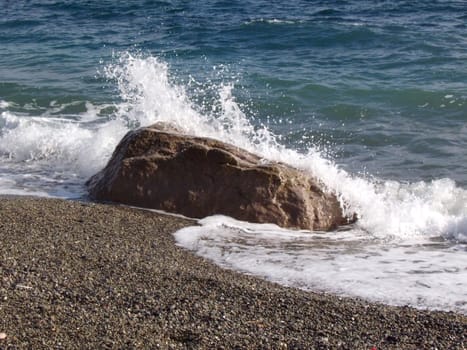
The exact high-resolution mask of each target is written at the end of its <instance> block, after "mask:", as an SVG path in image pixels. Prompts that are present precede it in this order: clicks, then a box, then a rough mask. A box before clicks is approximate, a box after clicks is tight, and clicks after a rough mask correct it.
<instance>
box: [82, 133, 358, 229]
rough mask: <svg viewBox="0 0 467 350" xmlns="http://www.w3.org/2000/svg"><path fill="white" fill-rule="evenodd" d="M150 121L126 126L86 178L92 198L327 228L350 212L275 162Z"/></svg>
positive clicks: (343, 221) (195, 214)
mask: <svg viewBox="0 0 467 350" xmlns="http://www.w3.org/2000/svg"><path fill="white" fill-rule="evenodd" d="M263 163H264V162H262V161H261V158H259V157H258V156H256V155H254V154H252V153H249V152H247V151H245V150H242V149H239V148H237V147H234V146H232V145H229V144H226V143H223V142H220V141H217V140H213V139H208V138H200V137H193V136H188V135H184V134H182V133H180V132H179V131H178V130H177V129H175V128H173V127H171V126H169V125H166V124H156V125H153V126H150V127H146V128H141V129H138V130H135V131H131V132H129V133H128V134H127V135H126V136H125V137H124V138H123V139H122V141H121V142H120V144H119V145H118V146H117V148H116V149H115V151H114V154H113V155H112V158H111V159H110V161H109V163H108V164H107V166H106V167H105V168H104V169H103V170H101V171H100V172H99V173H97V174H96V175H94V176H93V177H91V178H90V179H89V180H88V182H87V186H88V189H89V193H90V196H91V197H92V198H94V199H97V200H104V201H112V202H119V203H124V204H129V205H135V206H139V207H146V208H153V209H161V210H165V211H169V212H173V213H179V214H183V215H186V216H189V217H194V218H202V217H205V216H209V215H214V214H224V215H228V216H231V217H233V218H236V219H240V220H246V221H250V222H259V223H274V224H277V225H279V226H282V227H289V228H301V229H309V230H330V229H333V228H335V227H337V226H339V225H342V224H346V223H348V222H349V221H350V220H348V219H347V218H345V217H344V216H343V213H342V210H341V207H340V205H339V203H338V201H337V199H336V197H335V196H334V195H333V194H330V193H326V192H324V191H323V190H322V189H321V188H320V187H321V186H320V185H319V184H318V182H317V181H316V180H314V179H313V178H311V177H310V176H308V175H306V174H304V173H303V172H300V171H299V170H297V169H294V168H292V167H289V166H286V165H284V164H281V163H265V164H263Z"/></svg>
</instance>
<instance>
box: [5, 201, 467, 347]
mask: <svg viewBox="0 0 467 350" xmlns="http://www.w3.org/2000/svg"><path fill="white" fill-rule="evenodd" d="M195 224H196V222H194V221H191V220H188V219H182V218H177V217H174V216H168V215H162V214H159V213H155V212H151V211H145V210H139V209H134V208H128V207H122V206H116V205H108V204H97V203H90V202H79V201H68V200H60V199H44V198H33V197H10V196H4V197H1V199H0V271H1V278H2V280H1V284H0V349H23V348H28V349H77V348H80V349H118V348H120V349H123V348H124V349H132V348H147V349H156V348H161V349H464V348H465V347H466V345H467V317H466V316H465V315H462V314H457V313H453V312H434V311H424V310H417V309H413V308H410V307H393V306H387V305H380V304H372V303H368V302H365V301H362V300H359V299H350V298H341V297H336V296H333V295H329V294H321V293H312V292H306V291H302V290H298V289H293V288H287V287H284V286H280V285H277V284H273V283H270V282H267V281H263V280H261V279H258V278H255V277H252V276H247V275H242V274H239V273H237V272H234V271H230V270H226V269H222V268H220V267H218V266H215V265H213V264H211V263H210V262H209V261H207V260H204V259H202V258H200V257H197V256H195V255H193V254H192V253H190V252H189V251H186V250H184V249H182V248H180V247H177V246H176V245H175V242H174V239H173V236H172V234H173V233H174V232H175V231H177V230H178V229H180V228H182V227H185V226H187V225H195Z"/></svg>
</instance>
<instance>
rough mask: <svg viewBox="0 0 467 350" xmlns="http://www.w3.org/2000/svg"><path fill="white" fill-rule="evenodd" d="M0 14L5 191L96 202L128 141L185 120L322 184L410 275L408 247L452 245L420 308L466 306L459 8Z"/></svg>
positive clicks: (463, 32)
mask: <svg viewBox="0 0 467 350" xmlns="http://www.w3.org/2000/svg"><path fill="white" fill-rule="evenodd" d="M0 14H1V16H0V48H1V50H0V193H6V194H35V195H41V196H58V197H64V198H76V197H83V196H84V197H85V196H86V190H85V188H84V182H85V181H86V179H87V178H88V177H89V176H91V175H92V174H93V173H95V172H96V171H98V170H99V169H101V168H102V167H103V166H104V165H105V163H106V161H107V160H108V158H109V156H110V154H111V152H112V151H113V149H114V148H115V145H116V144H117V143H118V141H119V140H120V139H121V137H122V136H123V135H124V134H125V133H126V132H127V131H128V130H130V129H132V128H135V127H138V126H141V125H147V124H151V123H153V122H155V121H158V120H165V121H170V122H174V123H178V124H179V125H182V126H184V127H185V128H186V131H187V132H191V133H195V134H199V135H203V136H210V137H216V138H219V139H222V140H225V141H228V142H232V143H236V144H237V145H239V146H242V147H244V148H247V149H249V150H251V151H254V152H257V153H259V154H261V155H263V156H264V157H265V158H270V159H273V160H280V161H285V162H287V163H290V164H291V165H293V166H297V167H300V168H302V169H304V170H306V171H310V172H313V173H314V174H317V176H318V177H319V178H320V179H321V180H322V181H323V183H325V185H326V186H328V187H329V188H330V190H332V191H335V192H336V193H337V194H338V195H339V196H340V197H341V198H342V200H343V201H345V202H346V204H347V205H349V207H350V208H351V210H354V211H356V212H358V214H359V216H360V222H359V224H358V225H357V226H356V228H354V229H355V230H356V231H358V232H354V231H352V232H354V234H355V237H361V234H362V232H363V234H364V236H365V237H373V238H375V239H377V241H378V242H377V243H376V244H377V247H379V248H376V250H382V249H383V248H384V247H383V246H384V244H386V243H387V242H390V243H391V244H393V243H394V242H397V247H396V248H397V249H396V248H394V251H395V252H396V253H394V255H393V258H394V259H396V260H397V259H399V260H398V261H405V262H402V263H401V264H402V265H403V267H404V268H407V269H409V270H410V269H411V268H412V267H411V266H412V265H411V264H414V263H413V261H412V262H410V261H408V260H404V259H401V258H400V256H404V254H405V253H401V250H400V249H401V248H400V246H399V244H402V245H404V244H406V245H408V246H410V247H411V248H410V249H412V251H415V252H416V253H417V254H421V252H423V251H425V248H423V249H422V248H413V247H414V246H416V245H417V244H418V246H419V247H426V245H427V244H433V241H434V242H438V243H439V242H442V243H440V244H438V245H437V244H435V246H436V248H433V249H435V253H433V254H434V256H432V255H430V254H431V253H432V252H430V254H428V255H427V257H426V261H431V263H430V264H431V265H430V266H431V267H429V268H428V270H430V269H431V268H432V267H433V266H444V267H443V269H442V271H444V272H443V273H442V274H441V276H438V275H436V274H435V275H436V277H438V281H439V280H444V279H446V280H448V281H451V282H449V283H451V284H449V283H448V282H446V283H447V284H443V285H442V286H439V285H437V284H436V282H433V280H428V281H425V280H424V281H421V282H420V281H418V282H419V285H423V284H425V285H427V284H428V285H430V286H431V289H432V292H430V293H431V294H430V295H432V296H433V295H434V297H433V298H431V297H427V296H425V297H424V298H425V299H424V300H425V301H424V302H420V303H419V304H420V305H421V306H428V307H430V306H436V307H440V308H446V309H455V310H461V311H462V310H465V307H466V306H465V301H466V300H467V295H466V294H465V290H467V288H464V287H463V286H464V285H465V286H467V258H466V255H465V251H466V247H465V242H467V238H466V237H467V188H466V187H467V175H466V174H467V171H466V170H467V168H466V167H467V165H466V164H467V153H466V152H465V149H466V148H467V136H466V132H467V4H466V3H465V1H430V2H427V1H357V0H354V1H337V0H336V1H291V2H285V3H284V2H279V1H273V2H270V1H261V0H260V1H246V0H245V1H197V2H188V1H150V0H147V1H143V0H139V1H99V2H97V1H96V2H91V1H84V0H82V1H77V0H75V1H72V0H70V1H54V0H36V1H6V0H5V1H3V2H2V3H1V4H0ZM253 231H254V230H253ZM216 232H217V231H216ZM232 232H236V231H235V230H233V231H232ZM231 234H235V233H231ZM227 236H228V237H230V236H229V235H227ZM276 238H277V237H276ZM270 239H271V240H274V239H273V238H270ZM414 239H415V241H416V242H417V243H414V242H413V240H414ZM418 240H421V241H418ZM344 241H345V242H347V240H344ZM202 242H203V241H202V239H200V241H199V242H198V244H199V245H202ZM372 242H373V241H372ZM401 242H402V243H401ZM409 242H410V243H409ZM373 243H374V242H373ZM373 243H372V244H373ZM252 244H257V242H256V243H252ZM310 244H311V243H310ZM364 244H365V245H366V244H367V242H366V241H365V243H364ZM394 244H395V243H394ZM311 245H313V244H311ZM288 246H290V244H288V243H287V244H282V245H280V247H281V248H280V251H281V252H282V253H284V254H285V255H287V251H288V250H287V249H288V248H287V247H288ZM430 247H431V246H430ZM386 248H387V247H386ZM245 249H246V248H245ZM278 249H279V248H278ZM307 249H308V248H307ZM372 249H375V248H374V247H373V246H372ZM384 249H385V248H384ZM391 249H392V248H391ZM391 249H388V250H387V251H393V250H391ZM289 251H290V249H289ZM448 251H449V254H450V255H449V257H448V258H446V256H447V255H446V256H444V255H443V254H448V253H447V252H448ZM439 252H441V253H442V255H443V256H444V258H443V259H445V260H446V259H447V261H449V262H450V264H451V265H452V266H451V265H449V266H445V262H442V261H438V260H436V259H437V258H436V253H439ZM282 253H281V254H282ZM252 254H253V253H252ZM407 254H409V253H407ZM383 255H384V254H383ZM417 256H418V255H417ZM208 257H210V258H213V259H214V260H216V258H215V257H213V256H210V255H209V254H208ZM237 258H238V257H237ZM381 259H382V258H381ZM384 259H389V258H388V257H387V256H386V255H384ZM417 259H418V260H420V259H421V260H423V258H420V257H418V258H417ZM440 259H441V258H440ZM237 260H238V261H242V260H241V258H238V259H237ZM418 260H417V261H418ZM306 261H307V260H306V259H305V258H303V260H301V262H300V263H297V264H298V265H300V266H302V264H306ZM219 263H223V262H219ZM287 264H289V265H290V262H287ZM312 264H314V265H316V262H313V263H312ZM336 264H337V262H336ZM343 264H353V262H348V261H347V260H346V261H345V262H344V263H343ZM415 264H416V263H415ZM433 264H434V265H433ZM240 265H241V264H240ZM240 265H235V264H234V265H232V266H230V265H229V266H230V267H233V268H237V269H243V267H241V266H240ZM247 265H248V264H247ZM250 265H251V264H250ZM336 266H337V265H336ZM339 266H341V265H339ZM372 266H374V267H376V268H377V267H378V266H379V262H377V261H376V262H374V263H373V265H372ZM453 266H454V267H455V269H452V267H453ZM399 267H400V266H398V267H397V269H398V268H399ZM276 269H277V270H275V271H279V270H280V267H279V266H276ZM326 269H327V270H326V271H330V270H331V269H332V267H326ZM395 269H396V268H395ZM305 270H306V269H305ZM377 270H379V269H378V268H377ZM415 270H416V271H419V270H420V269H415ZM421 270H423V269H421ZM428 270H427V271H428ZM280 271H282V270H280ZM435 271H438V270H436V269H435ZM446 271H447V272H446ZM453 271H454V272H453ZM255 273H258V274H260V275H261V274H262V273H261V272H255ZM307 273H311V272H307ZM388 273H389V272H388ZM430 273H431V275H433V270H430V271H429V272H426V274H425V275H427V276H428V275H430ZM278 274H279V275H280V273H278ZM263 275H265V276H266V277H271V276H269V275H268V274H267V273H265V274H264V273H263ZM420 275H423V274H420ZM425 275H424V276H425ZM417 276H418V275H417ZM441 277H442V278H441ZM271 278H272V279H274V276H272V277H271ZM333 278H336V277H333ZM371 278H373V279H374V278H376V277H374V276H373V277H370V276H367V279H371ZM378 278H382V277H378ZM449 278H451V280H449ZM399 279H400V278H399ZM284 283H289V284H294V283H295V282H293V281H292V282H291V281H286V282H284ZM300 283H302V284H303V283H304V285H305V286H308V285H307V283H306V282H303V281H302V282H300ZM323 283H324V282H323ZM391 283H392V285H391V286H396V285H397V283H396V282H391ZM413 283H415V282H413ZM420 283H421V284H420ZM456 283H457V284H456ZM336 284H337V283H336ZM415 285H416V283H415ZM453 286H455V287H453ZM308 287H310V286H308ZM310 288H311V287H310ZM312 288H315V289H316V286H312ZM374 288H376V287H375V286H368V285H366V286H365V287H360V289H365V290H366V291H368V292H369V294H371V293H373V292H374V291H375V289H374ZM420 288H421V287H420ZM324 289H326V290H328V289H330V290H331V291H335V290H333V289H332V288H324ZM354 289H355V288H354ZM354 289H352V290H350V289H348V288H347V289H346V288H345V287H342V288H340V289H339V290H338V291H337V292H342V291H343V293H344V294H345V293H350V294H352V293H353V294H352V295H354V294H356V295H361V293H360V292H359V290H358V288H356V291H355V290H354ZM435 289H436V290H437V291H438V292H433V290H435ZM446 289H455V290H456V291H458V292H457V294H455V293H454V294H455V295H454V296H453V299H452V300H448V301H446V302H440V301H439V298H441V297H439V296H440V295H442V294H443V290H444V291H445V290H446ZM335 292H336V291H335ZM359 293H360V294H359ZM375 293H376V292H375ZM375 293H373V294H375ZM408 293H409V292H408ZM410 293H412V292H410ZM410 293H409V294H410ZM413 293H415V294H416V293H417V292H413ZM437 293H438V294H437ZM383 294H384V293H383ZM365 297H370V296H368V295H366V294H365ZM380 299H381V300H383V301H386V302H396V303H411V304H416V305H418V304H417V302H412V301H410V300H409V301H404V300H402V301H400V300H397V301H394V300H392V301H391V300H390V299H391V298H389V297H388V296H386V299H387V300H386V299H385V298H384V297H383V298H380ZM380 299H378V300H380ZM419 299H420V298H419ZM422 299H423V298H422ZM453 305H454V306H453ZM456 305H457V306H456ZM459 305H460V306H459Z"/></svg>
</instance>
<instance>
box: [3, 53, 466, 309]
mask: <svg viewBox="0 0 467 350" xmlns="http://www.w3.org/2000/svg"><path fill="white" fill-rule="evenodd" d="M105 73H106V75H107V77H108V78H109V79H112V80H114V81H115V82H116V84H117V86H118V88H119V90H120V95H121V99H122V101H121V102H120V103H118V104H116V106H114V107H115V108H114V109H115V110H116V112H115V113H114V114H112V115H111V116H108V117H100V116H99V114H100V111H101V110H102V108H104V106H95V105H92V104H91V103H87V104H86V106H87V110H86V112H84V113H80V114H77V115H73V116H70V115H64V114H63V113H61V112H60V111H65V109H64V106H60V105H58V104H57V103H51V105H50V108H49V109H47V110H45V111H43V115H41V116H39V117H32V116H30V115H22V114H20V113H18V112H12V111H9V110H8V106H7V105H5V106H4V109H6V110H5V111H3V112H1V114H0V157H2V158H1V159H0V165H1V166H0V171H1V173H2V179H7V180H8V179H9V180H11V181H5V180H3V181H2V182H0V193H18V192H23V193H31V192H32V193H39V194H40V193H41V192H43V193H44V194H45V195H55V196H66V197H69V196H73V195H76V194H79V195H80V194H82V192H83V184H84V181H85V180H86V179H87V178H88V177H89V176H90V175H91V174H93V173H94V172H96V171H97V170H99V169H100V168H102V167H103V166H104V165H105V162H106V161H107V160H108V158H109V157H110V155H111V153H112V151H113V149H114V148H115V146H116V145H117V143H118V141H119V140H120V139H121V138H122V136H123V135H124V134H125V133H126V132H127V131H129V130H130V129H132V128H134V127H138V126H145V125H149V124H152V123H155V122H157V121H165V122H170V123H174V124H177V125H178V126H179V127H181V128H183V129H184V130H185V131H186V132H188V133H191V134H195V135H198V136H207V137H213V138H217V139H220V140H223V141H226V142H230V143H232V144H235V145H236V146H239V147H242V148H245V149H247V150H249V151H251V152H255V153H257V154H259V155H260V156H262V157H264V159H266V160H268V161H281V162H285V163H288V164H291V165H292V166H295V167H298V168H300V169H303V170H304V171H308V172H310V173H312V174H314V175H315V176H317V177H318V178H319V179H320V180H321V181H322V182H323V184H324V185H325V186H326V187H327V188H328V190H329V191H333V192H335V193H336V194H337V195H338V196H339V198H340V200H341V202H342V205H343V206H344V207H345V209H346V210H347V211H348V212H349V213H353V212H356V213H357V214H358V216H359V221H358V223H357V224H356V225H355V226H354V227H353V228H352V230H350V231H347V232H345V233H342V232H339V233H334V234H330V235H329V238H327V241H326V244H324V245H320V244H321V243H323V242H325V241H323V239H322V238H321V237H322V236H316V235H314V234H311V233H303V232H292V231H287V230H278V229H277V228H274V229H271V228H270V227H269V228H267V230H266V233H264V227H263V226H261V227H259V228H258V227H254V228H251V227H250V226H248V227H247V228H245V227H246V226H242V225H246V224H238V223H234V224H232V221H230V220H229V219H227V218H217V219H215V220H214V221H210V220H207V221H202V222H201V223H202V225H203V226H202V228H201V229H196V228H192V229H187V230H183V231H181V232H179V233H178V234H177V235H176V237H177V240H178V241H179V243H180V244H182V245H183V246H185V247H187V248H190V249H193V250H195V251H196V252H197V253H198V254H201V255H203V256H206V257H208V258H211V259H213V260H214V261H216V262H218V263H220V264H224V265H226V266H229V267H232V268H235V269H240V270H243V271H247V272H250V273H255V274H259V275H262V276H266V277H268V278H271V279H273V280H277V281H280V282H281V283H286V284H291V285H296V286H301V287H303V288H315V289H316V288H317V289H324V290H330V291H334V292H339V293H344V294H346V293H347V294H352V295H360V296H363V297H369V298H373V299H376V300H383V301H388V302H394V303H410V304H414V305H418V306H424V305H426V306H430V305H432V306H436V307H442V308H447V309H449V308H454V309H456V310H461V311H465V305H463V304H462V299H463V300H466V295H465V293H464V294H463V293H462V291H465V290H466V288H465V286H466V280H467V277H466V268H465V266H467V264H466V260H465V256H466V254H465V244H463V243H462V242H464V243H466V242H467V234H466V233H467V192H466V191H465V190H464V189H462V188H459V187H457V186H456V184H455V183H454V181H452V180H450V179H438V180H434V181H432V182H417V183H411V184H404V183H399V182H395V181H379V180H377V179H369V178H364V177H361V176H354V175H351V174H349V173H347V172H346V171H345V170H343V169H342V168H340V167H338V166H336V164H334V163H333V162H332V161H330V160H328V159H326V158H324V157H323V156H322V155H321V154H320V153H319V152H318V151H317V150H315V149H310V150H309V152H308V153H306V154H302V153H298V152H297V151H296V150H293V149H290V148H287V147H285V146H283V145H281V144H280V143H279V142H278V141H277V139H276V137H275V136H274V135H273V134H272V133H271V132H270V131H269V130H268V129H267V127H265V126H262V125H253V124H252V123H251V122H250V118H251V117H252V116H247V115H246V114H245V112H244V110H242V108H241V106H240V105H239V104H238V103H237V102H236V100H235V96H234V94H233V92H234V86H233V85H232V84H230V83H224V84H219V85H218V86H211V87H210V89H211V90H212V91H217V99H215V100H214V101H212V104H213V106H212V108H206V106H199V105H196V104H195V103H194V102H193V100H192V99H191V98H190V94H189V93H188V92H187V87H186V86H183V85H180V84H176V83H175V82H174V81H175V80H174V79H172V78H173V77H171V75H170V72H169V67H168V66H167V64H166V63H165V62H163V61H161V60H160V59H158V58H154V57H139V56H132V55H130V54H124V55H122V57H121V58H120V59H119V60H118V61H117V62H115V63H114V64H112V65H109V66H108V67H107V69H106V72H105ZM31 109H34V106H31ZM24 110H25V111H26V112H27V111H28V109H27V108H24ZM206 111H209V112H206ZM52 112H53V113H52ZM433 239H438V240H441V241H444V242H445V243H444V244H445V245H441V246H439V245H438V246H436V247H434V248H433V249H431V248H430V249H425V248H420V247H427V246H429V243H430V242H431V240H433ZM297 242H302V243H300V244H298V245H297ZM414 242H415V243H414ZM456 242H458V244H456ZM352 247H355V249H356V250H355V252H353V251H352ZM417 247H418V248H417ZM414 259H415V260H414ZM418 261H424V262H427V264H425V265H424V264H422V263H419V262H418ZM349 266H352V269H349ZM424 266H425V267H426V268H425V267H424ZM432 267H433V269H435V267H436V268H438V267H439V270H436V272H433V271H434V270H433V271H431V270H430V269H431V268H432ZM420 268H421V270H420ZM413 270H417V271H418V270H420V271H422V272H419V273H411V272H410V271H413ZM423 270H424V272H423ZM365 271H367V272H368V273H364V272H365ZM430 276H431V277H430ZM400 283H405V284H404V285H403V286H402V285H401V284H400ZM396 286H401V287H400V288H398V287H396ZM424 286H425V287H424ZM426 286H429V287H426ZM423 288H425V289H423ZM446 289H449V290H451V292H450V293H449V297H448V298H445V301H442V300H441V297H440V295H442V294H443V295H444V294H446V293H445V290H446ZM388 290H391V291H392V292H391V293H389V294H388V293H387V291H388ZM398 290H399V291H406V292H407V293H408V295H409V297H407V298H405V297H404V296H403V295H402V294H403V293H402V292H400V293H399V294H398V293H397V291H398ZM404 293H405V292H404ZM375 296H377V297H375ZM443 303H444V304H443ZM445 304H446V305H445ZM459 305H460V306H459Z"/></svg>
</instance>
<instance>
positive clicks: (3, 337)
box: [0, 332, 6, 340]
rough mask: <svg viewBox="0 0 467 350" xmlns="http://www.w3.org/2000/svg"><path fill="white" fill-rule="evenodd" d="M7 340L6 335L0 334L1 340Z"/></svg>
mask: <svg viewBox="0 0 467 350" xmlns="http://www.w3.org/2000/svg"><path fill="white" fill-rule="evenodd" d="M3 339H6V333H4V332H0V340H3Z"/></svg>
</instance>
